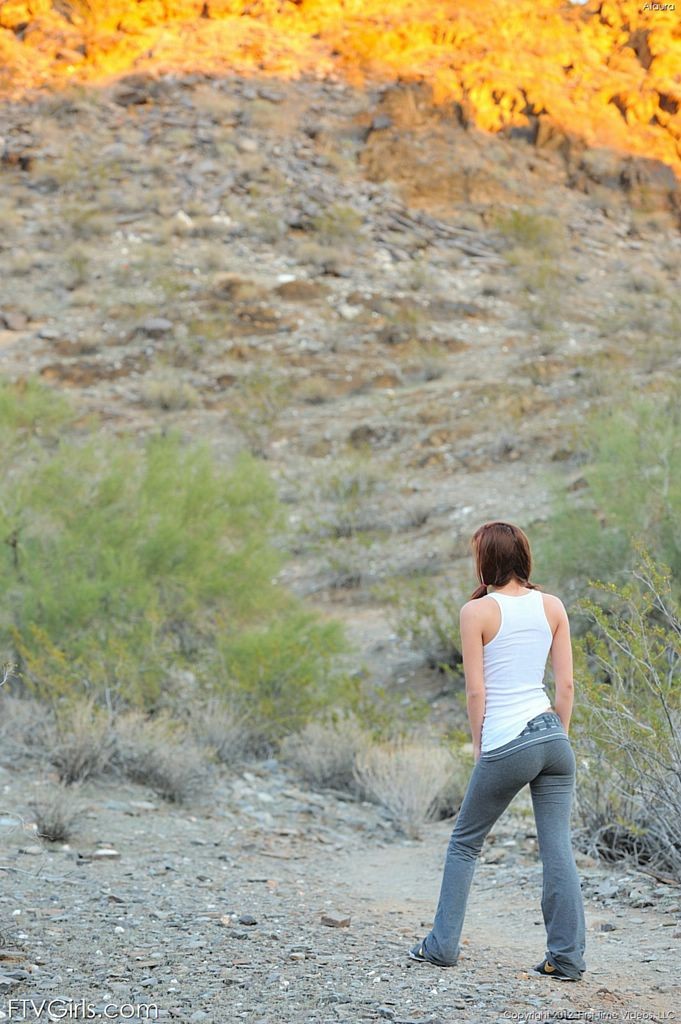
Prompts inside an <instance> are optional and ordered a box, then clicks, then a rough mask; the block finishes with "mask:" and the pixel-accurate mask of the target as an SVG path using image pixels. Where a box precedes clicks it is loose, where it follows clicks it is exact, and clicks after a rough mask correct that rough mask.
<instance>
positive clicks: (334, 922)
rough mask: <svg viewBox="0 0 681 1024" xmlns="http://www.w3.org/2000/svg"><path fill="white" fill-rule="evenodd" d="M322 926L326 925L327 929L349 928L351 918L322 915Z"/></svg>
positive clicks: (337, 915)
mask: <svg viewBox="0 0 681 1024" xmlns="http://www.w3.org/2000/svg"><path fill="white" fill-rule="evenodd" d="M319 921H320V924H324V925H326V927H327V928H349V927H350V918H349V917H341V916H340V914H322V916H321V917H320V919H319Z"/></svg>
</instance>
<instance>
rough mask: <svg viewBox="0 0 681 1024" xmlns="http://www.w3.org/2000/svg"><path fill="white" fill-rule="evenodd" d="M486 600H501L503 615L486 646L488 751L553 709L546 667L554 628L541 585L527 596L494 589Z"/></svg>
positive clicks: (484, 728) (484, 747)
mask: <svg viewBox="0 0 681 1024" xmlns="http://www.w3.org/2000/svg"><path fill="white" fill-rule="evenodd" d="M480 600H482V601H489V600H492V601H495V602H496V603H497V604H498V606H499V613H500V618H501V623H500V626H499V629H498V631H497V633H496V634H495V635H494V636H493V638H492V639H491V640H490V641H489V642H488V643H486V644H484V645H483V673H484V682H485V716H484V719H483V726H482V743H481V750H482V751H483V752H485V751H488V750H493V749H495V748H496V747H499V746H501V745H502V744H504V743H507V742H508V741H509V740H511V739H513V738H514V737H515V736H517V735H518V733H519V732H520V731H521V730H522V728H523V727H524V726H525V724H526V723H527V722H528V721H529V720H530V719H531V718H534V716H535V715H538V714H540V713H541V712H542V711H547V710H549V709H550V708H551V702H550V700H549V698H548V696H547V694H546V690H545V689H544V671H545V668H546V659H547V657H548V654H549V651H550V649H551V644H552V641H553V633H552V630H551V626H550V624H549V622H548V619H547V617H546V612H545V610H544V600H543V595H542V592H541V591H540V590H534V589H532V590H528V591H527V592H526V593H524V594H521V595H516V594H506V593H500V592H498V591H494V592H492V593H489V594H488V595H487V597H485V598H481V599H480Z"/></svg>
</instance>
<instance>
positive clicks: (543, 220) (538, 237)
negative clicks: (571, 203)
mask: <svg viewBox="0 0 681 1024" xmlns="http://www.w3.org/2000/svg"><path fill="white" fill-rule="evenodd" d="M494 227H495V228H496V230H497V231H498V232H499V234H500V235H501V236H502V238H503V239H504V240H505V242H506V243H507V245H509V246H511V247H512V246H518V247H520V248H523V249H527V250H530V251H531V252H533V253H535V254H536V255H538V256H540V257H554V256H558V255H559V254H560V253H561V251H562V250H563V248H564V246H565V241H566V239H565V229H564V228H563V225H562V224H561V223H560V221H558V220H556V219H555V218H553V217H546V216H543V215H542V214H539V213H535V212H534V211H528V212H526V211H524V210H510V211H508V212H506V213H500V214H498V215H497V216H496V217H495V219H494Z"/></svg>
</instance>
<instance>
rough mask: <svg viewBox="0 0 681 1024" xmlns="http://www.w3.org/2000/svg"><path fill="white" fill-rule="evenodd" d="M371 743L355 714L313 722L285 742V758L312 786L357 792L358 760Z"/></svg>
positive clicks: (304, 780)
mask: <svg viewBox="0 0 681 1024" xmlns="http://www.w3.org/2000/svg"><path fill="white" fill-rule="evenodd" d="M370 745H371V739H370V736H369V733H368V732H367V731H366V729H364V728H363V727H362V726H361V724H360V723H359V722H358V721H357V719H356V718H355V717H354V715H346V716H344V717H343V718H331V719H327V720H325V721H324V720H322V721H318V722H309V723H308V724H307V725H306V726H305V728H304V729H301V731H300V732H298V733H295V734H294V735H292V736H287V737H286V739H285V740H284V741H283V743H282V747H281V754H282V758H283V760H284V761H285V762H286V763H287V764H289V765H290V766H291V767H292V768H293V769H294V771H295V772H296V773H297V774H298V775H299V776H300V778H301V779H302V781H303V782H305V783H307V784H308V785H310V786H326V787H330V788H332V789H338V790H342V791H346V792H350V793H355V794H356V793H357V791H358V785H357V776H356V774H355V760H356V758H357V757H359V756H361V755H363V754H364V753H366V751H367V750H368V749H369V747H370Z"/></svg>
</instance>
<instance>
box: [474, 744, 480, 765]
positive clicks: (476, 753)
mask: <svg viewBox="0 0 681 1024" xmlns="http://www.w3.org/2000/svg"><path fill="white" fill-rule="evenodd" d="M479 760H480V747H479V746H477V745H476V744H475V743H474V744H473V761H474V762H475V764H477V763H478V761H479Z"/></svg>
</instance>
